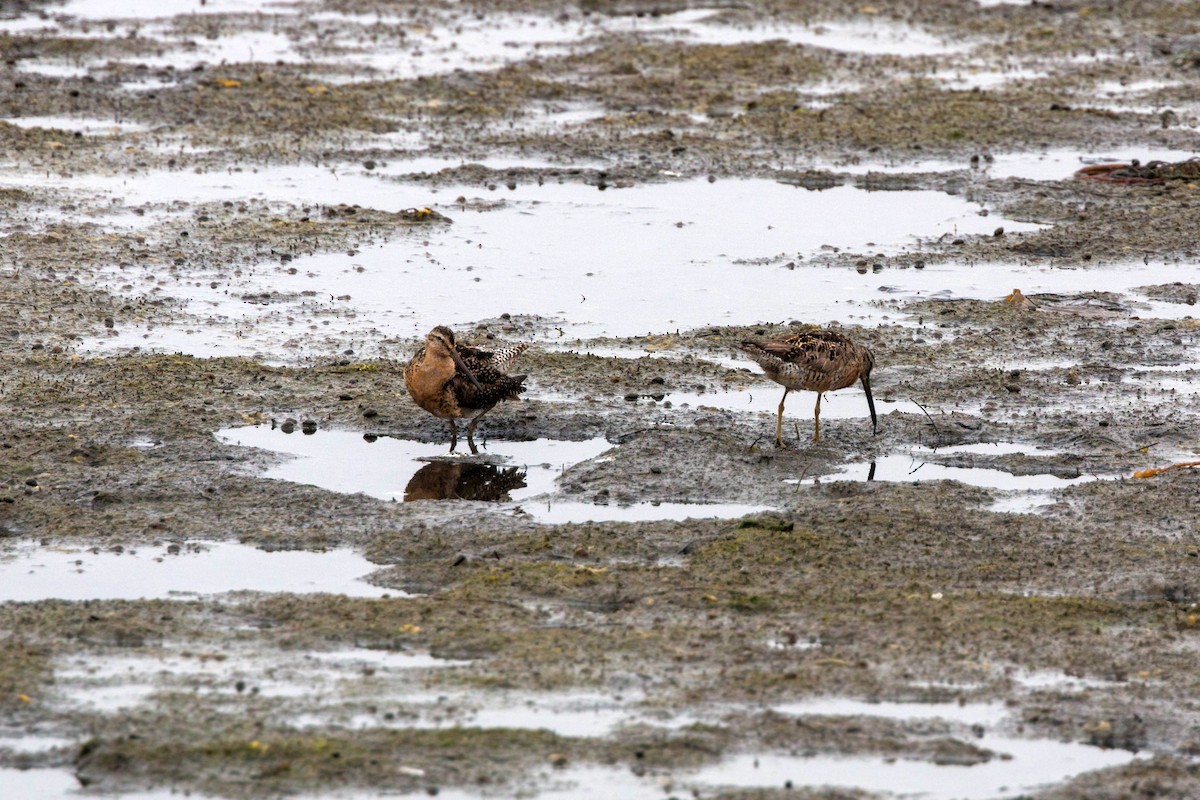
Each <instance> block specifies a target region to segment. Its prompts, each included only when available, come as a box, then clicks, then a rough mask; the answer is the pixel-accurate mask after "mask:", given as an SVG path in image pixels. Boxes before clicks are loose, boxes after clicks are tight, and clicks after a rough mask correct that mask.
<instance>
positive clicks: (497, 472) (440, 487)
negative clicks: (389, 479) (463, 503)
mask: <svg viewBox="0 0 1200 800" xmlns="http://www.w3.org/2000/svg"><path fill="white" fill-rule="evenodd" d="M525 476H526V471H525V470H524V469H523V468H520V467H497V466H494V465H492V464H477V463H470V464H463V463H454V462H450V461H431V462H430V463H428V464H426V465H425V466H423V467H421V468H420V469H418V470H417V471H416V472H415V473H414V474H413V476H412V478H411V479H410V480H409V482H408V485H407V486H405V487H404V502H406V503H407V502H410V501H412V500H483V501H487V502H506V501H508V500H511V499H512V498H511V497H510V496H509V492H511V491H513V490H514V489H524V488H525V486H526V484H525Z"/></svg>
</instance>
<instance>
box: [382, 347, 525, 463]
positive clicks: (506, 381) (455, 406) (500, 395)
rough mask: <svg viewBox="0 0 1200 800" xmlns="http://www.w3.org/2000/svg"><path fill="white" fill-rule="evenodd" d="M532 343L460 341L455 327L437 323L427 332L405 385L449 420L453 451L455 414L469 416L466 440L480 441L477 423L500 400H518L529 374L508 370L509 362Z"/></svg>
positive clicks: (469, 442) (419, 402)
mask: <svg viewBox="0 0 1200 800" xmlns="http://www.w3.org/2000/svg"><path fill="white" fill-rule="evenodd" d="M528 347H529V345H527V344H518V345H514V346H512V347H505V348H502V349H500V350H495V351H491V350H483V349H480V348H478V347H469V346H468V345H464V344H458V343H457V342H455V340H454V331H452V330H450V329H449V328H447V327H446V326H444V325H438V326H437V327H436V328H434V329H433V330H431V331H430V332H429V334H428V335H427V336H426V337H425V346H424V347H422V348H421V349H420V350H418V351H417V353H416V355H414V356H413V357H412V360H411V361H409V362H408V366H407V367H405V368H404V385H405V386H407V387H408V393H409V394H410V395H412V399H413V400H414V401H415V402H416V404H417V405H419V406H420V407H421V408H423V409H425V410H426V411H428V412H429V413H430V414H433V415H434V416H435V417H440V418H441V419H448V420H450V452H451V453H453V452H454V448H455V447H456V446H457V445H458V424H457V422H456V420H458V419H460V418H462V417H470V418H471V422H470V424H469V425H467V445H468V446H470V448H471V452H472V453H478V452H479V450H478V449H476V447H475V440H474V438H473V437H474V434H475V426H476V425H478V424H479V419H480V418H481V417H482V416H483V415H484V414H486V413H487V412H489V411H491V410H492V407H493V406H495V405H496V403H499V402H500V401H501V400H516V399H517V398H518V396H519V395H520V394H521V392H523V391H525V376H524V375H506V374H505V373H504V368H505V367H507V366H508V365H509V364H510V363H512V361H513V359H515V358H516V357H517V356H519V355H521V353H524V352H525V350H526V348H528Z"/></svg>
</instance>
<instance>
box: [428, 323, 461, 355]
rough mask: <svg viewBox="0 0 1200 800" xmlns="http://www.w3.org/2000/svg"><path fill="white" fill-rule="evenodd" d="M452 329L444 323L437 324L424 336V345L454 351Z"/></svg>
mask: <svg viewBox="0 0 1200 800" xmlns="http://www.w3.org/2000/svg"><path fill="white" fill-rule="evenodd" d="M454 345H455V341H454V331H452V330H450V329H449V328H447V327H446V326H445V325H438V326H437V327H436V328H434V329H433V330H431V331H430V332H429V333H428V334H426V336H425V346H426V347H429V348H434V349H437V350H445V351H446V352H450V353H453V352H454Z"/></svg>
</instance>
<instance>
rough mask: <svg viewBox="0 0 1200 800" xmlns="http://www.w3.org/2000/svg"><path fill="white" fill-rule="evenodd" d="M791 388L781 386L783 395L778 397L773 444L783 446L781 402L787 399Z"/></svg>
mask: <svg viewBox="0 0 1200 800" xmlns="http://www.w3.org/2000/svg"><path fill="white" fill-rule="evenodd" d="M790 391H791V390H790V389H788V388H787V387H786V386H785V387H783V397H781V398H779V420H778V421H777V422H776V423H775V446H776V447H783V402H784V401H785V400H787V396H788V392H790Z"/></svg>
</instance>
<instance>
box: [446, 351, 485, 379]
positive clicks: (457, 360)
mask: <svg viewBox="0 0 1200 800" xmlns="http://www.w3.org/2000/svg"><path fill="white" fill-rule="evenodd" d="M450 357H451V358H452V359H454V365H455V366H456V367H458V369H459V371H460V372H462V374H463V375H466V376H467V379H468V380H470V381H471V383H473V384H475V388H476V389H482V388H483V384H482V383H480V382H479V379H477V378H476V377H475V373H474V372H471V368H470V367H468V366H467V362H465V361H463V360H462V356H460V355H459V354H458V351H457V350H455V349H454V348H453V347H451V348H450Z"/></svg>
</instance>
